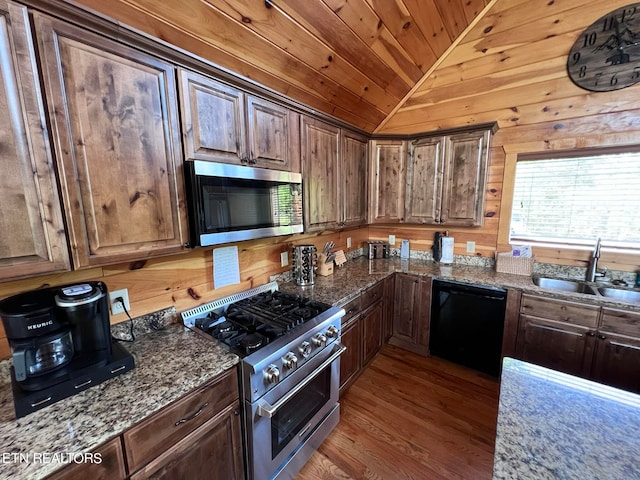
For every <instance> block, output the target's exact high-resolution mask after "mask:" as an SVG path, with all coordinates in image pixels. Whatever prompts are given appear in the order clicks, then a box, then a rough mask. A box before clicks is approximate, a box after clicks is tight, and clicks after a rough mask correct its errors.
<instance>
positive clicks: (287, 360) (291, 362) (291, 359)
mask: <svg viewBox="0 0 640 480" xmlns="http://www.w3.org/2000/svg"><path fill="white" fill-rule="evenodd" d="M282 365H283V366H284V368H286V369H288V370H295V369H296V367H297V366H298V357H296V354H295V353H293V352H289V353H287V354H286V355H285V356H284V357H283V359H282Z"/></svg>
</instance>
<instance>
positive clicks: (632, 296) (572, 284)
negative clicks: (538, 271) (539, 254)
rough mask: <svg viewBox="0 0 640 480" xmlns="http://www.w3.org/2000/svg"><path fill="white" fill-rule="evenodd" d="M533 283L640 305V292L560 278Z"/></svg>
mask: <svg viewBox="0 0 640 480" xmlns="http://www.w3.org/2000/svg"><path fill="white" fill-rule="evenodd" d="M533 283H535V284H536V285H537V286H539V287H540V288H546V289H547V290H557V291H560V292H571V293H585V294H587V295H597V296H599V297H605V298H609V299H611V300H616V301H618V302H624V303H630V304H632V305H640V291H637V290H625V289H624V288H615V287H603V286H600V287H598V286H597V285H592V284H589V283H587V282H583V281H580V280H563V279H560V278H549V277H533Z"/></svg>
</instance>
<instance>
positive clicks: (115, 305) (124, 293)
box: [109, 288, 131, 315]
mask: <svg viewBox="0 0 640 480" xmlns="http://www.w3.org/2000/svg"><path fill="white" fill-rule="evenodd" d="M118 297H122V300H124V306H125V307H127V311H130V310H131V305H129V290H127V289H126V288H123V289H122V290H114V291H113V292H109V303H110V304H111V315H117V314H119V313H124V308H122V304H121V303H120V302H116V298H118Z"/></svg>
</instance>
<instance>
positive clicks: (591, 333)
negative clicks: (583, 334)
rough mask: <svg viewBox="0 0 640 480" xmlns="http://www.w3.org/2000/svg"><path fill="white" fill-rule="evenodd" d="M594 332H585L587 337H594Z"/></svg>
mask: <svg viewBox="0 0 640 480" xmlns="http://www.w3.org/2000/svg"><path fill="white" fill-rule="evenodd" d="M595 336H596V332H587V337H595Z"/></svg>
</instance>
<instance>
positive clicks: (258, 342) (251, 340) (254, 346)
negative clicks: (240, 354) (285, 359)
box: [238, 333, 265, 354]
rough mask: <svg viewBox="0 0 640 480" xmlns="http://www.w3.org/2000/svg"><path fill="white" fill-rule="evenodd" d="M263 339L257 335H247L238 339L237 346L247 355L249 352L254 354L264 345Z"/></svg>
mask: <svg viewBox="0 0 640 480" xmlns="http://www.w3.org/2000/svg"><path fill="white" fill-rule="evenodd" d="M264 340H265V338H264V337H262V336H261V335H258V334H257V333H248V334H246V335H245V336H244V337H242V338H241V339H240V342H238V346H239V347H240V348H241V349H242V350H244V351H245V352H247V354H249V353H251V352H255V351H256V350H258V349H259V348H260V347H262V345H263V344H264Z"/></svg>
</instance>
